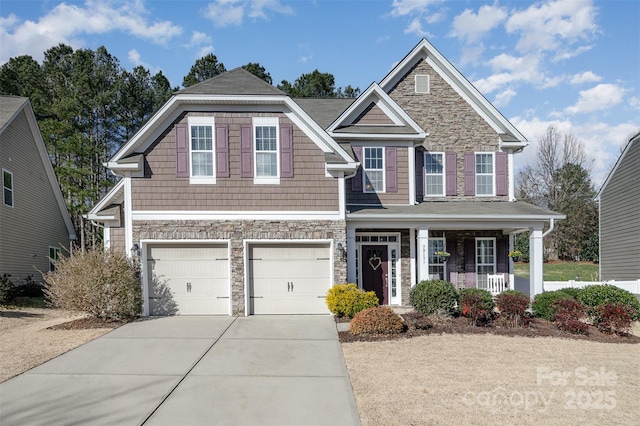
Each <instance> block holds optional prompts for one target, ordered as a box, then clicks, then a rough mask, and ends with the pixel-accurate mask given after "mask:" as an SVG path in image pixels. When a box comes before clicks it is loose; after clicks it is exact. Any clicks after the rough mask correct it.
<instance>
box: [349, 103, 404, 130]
mask: <svg viewBox="0 0 640 426" xmlns="http://www.w3.org/2000/svg"><path fill="white" fill-rule="evenodd" d="M352 124H354V125H359V124H378V125H380V124H389V125H393V124H395V123H394V122H393V120H391V118H389V116H388V115H387V114H385V112H384V111H382V109H381V108H380V107H379V106H378V105H376V104H375V103H374V102H371V103H370V104H369V106H368V107H367V108H365V110H364V111H362V114H360V115H359V116H357V117H356V118H355V120H353V123H352Z"/></svg>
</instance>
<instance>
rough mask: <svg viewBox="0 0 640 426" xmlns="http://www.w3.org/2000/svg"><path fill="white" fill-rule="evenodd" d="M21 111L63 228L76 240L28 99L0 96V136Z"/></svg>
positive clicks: (70, 237)
mask: <svg viewBox="0 0 640 426" xmlns="http://www.w3.org/2000/svg"><path fill="white" fill-rule="evenodd" d="M22 111H24V113H25V115H26V117H27V122H28V123H29V129H30V130H31V133H32V135H33V139H34V141H35V144H36V147H37V148H38V153H39V154H40V160H41V161H42V165H43V166H44V170H45V172H46V174H47V177H48V178H49V183H50V184H51V190H52V191H53V195H54V197H55V199H56V202H57V204H58V208H59V209H60V214H61V215H62V219H63V220H64V223H65V226H66V227H67V232H68V233H69V239H70V240H75V239H76V238H77V236H76V231H75V229H74V227H73V222H72V221H71V216H70V215H69V210H67V205H66V204H65V202H64V198H63V197H62V191H61V190H60V184H59V183H58V179H57V177H56V174H55V172H54V171H53V166H52V165H51V160H50V159H49V153H48V152H47V148H46V146H45V145H44V140H43V139H42V134H41V133H40V128H39V127H38V122H37V120H36V116H35V114H34V112H33V108H32V107H31V102H29V98H24V97H19V96H0V134H2V133H4V131H5V130H6V129H7V128H8V127H9V126H10V125H11V122H13V120H14V119H15V118H16V117H17V116H18V115H19V114H20V113H21V112H22ZM34 160H35V159H34Z"/></svg>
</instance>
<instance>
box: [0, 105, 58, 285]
mask: <svg viewBox="0 0 640 426" xmlns="http://www.w3.org/2000/svg"><path fill="white" fill-rule="evenodd" d="M0 147H1V149H2V156H0V157H1V158H0V168H4V169H6V170H8V171H10V172H12V173H13V201H14V207H13V208H11V207H8V206H5V205H4V203H3V202H2V201H0V274H11V280H12V281H13V282H14V283H16V284H17V283H19V282H20V281H22V280H23V279H24V278H26V277H27V275H33V279H34V280H35V281H42V275H41V274H40V272H38V271H42V272H47V271H48V270H49V246H52V247H61V246H60V244H62V245H63V247H64V249H62V252H63V254H66V251H67V250H68V248H69V233H68V230H67V227H66V226H65V223H64V219H63V217H62V214H61V213H60V209H59V207H58V203H57V201H56V198H55V196H54V194H53V189H52V187H51V183H50V181H49V178H48V176H47V173H46V171H45V168H44V165H43V164H42V160H41V157H40V153H39V152H38V148H37V146H36V141H35V138H34V136H33V134H32V133H31V127H30V126H29V123H28V121H27V117H26V114H25V112H24V111H22V112H21V113H20V114H19V115H18V116H17V117H16V118H15V119H14V120H13V121H12V122H11V123H10V124H9V126H8V127H7V129H6V130H5V131H4V132H3V133H2V135H1V136H0ZM9 159H11V161H9Z"/></svg>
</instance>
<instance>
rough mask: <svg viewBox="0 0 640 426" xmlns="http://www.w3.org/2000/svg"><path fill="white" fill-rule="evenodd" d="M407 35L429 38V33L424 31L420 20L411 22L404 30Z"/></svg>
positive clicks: (415, 19) (416, 19)
mask: <svg viewBox="0 0 640 426" xmlns="http://www.w3.org/2000/svg"><path fill="white" fill-rule="evenodd" d="M404 33H405V34H415V35H417V36H418V37H427V36H429V33H428V32H426V31H425V30H423V29H422V22H421V20H420V18H414V19H412V20H411V22H410V23H409V25H408V26H407V28H405V29H404Z"/></svg>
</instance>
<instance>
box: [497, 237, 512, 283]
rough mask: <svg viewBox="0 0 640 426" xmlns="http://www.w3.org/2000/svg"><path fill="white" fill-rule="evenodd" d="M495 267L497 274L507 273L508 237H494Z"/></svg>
mask: <svg viewBox="0 0 640 426" xmlns="http://www.w3.org/2000/svg"><path fill="white" fill-rule="evenodd" d="M496 245H497V247H496V267H497V271H496V272H497V273H498V274H507V273H509V239H508V238H498V239H496Z"/></svg>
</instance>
